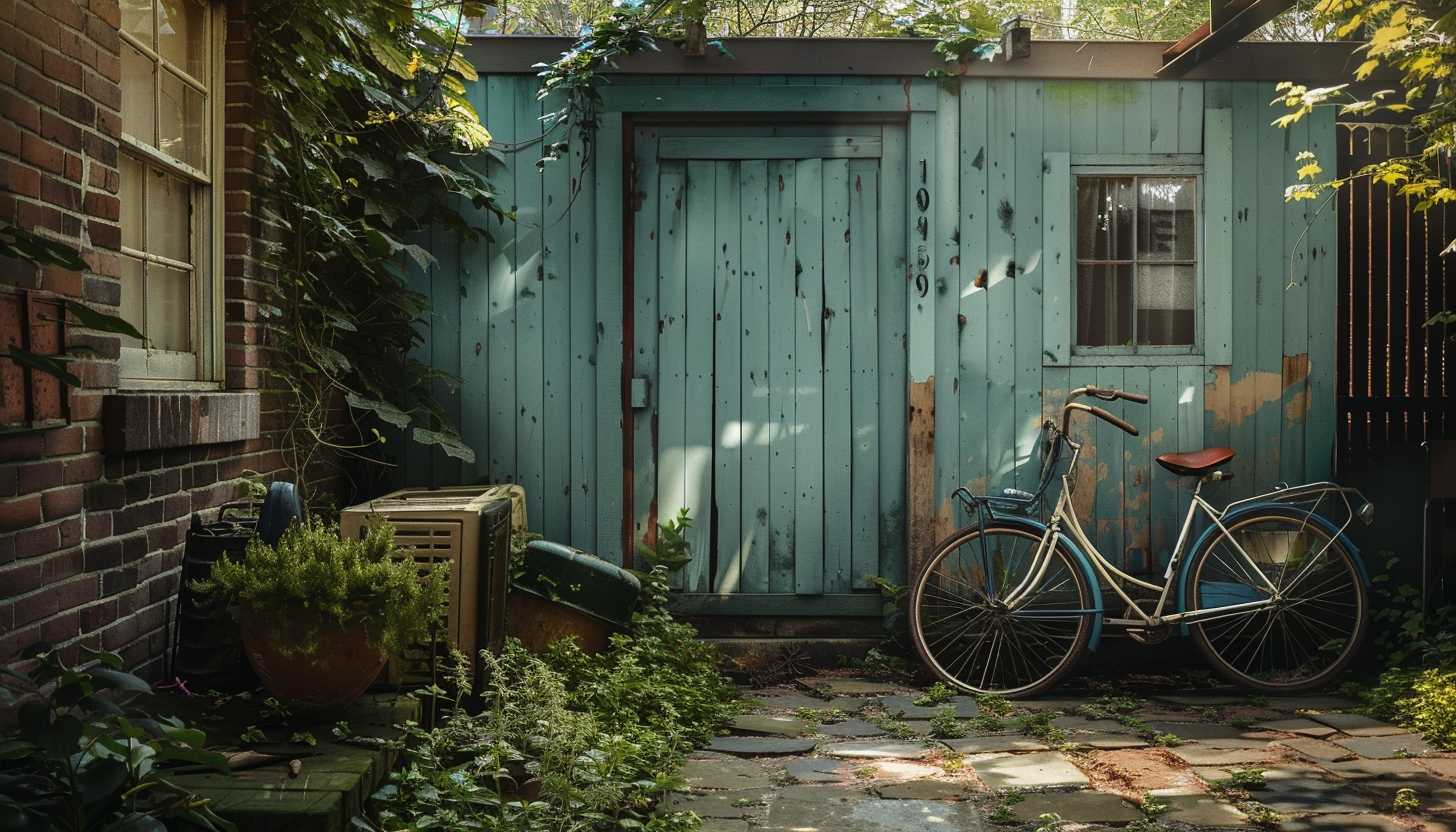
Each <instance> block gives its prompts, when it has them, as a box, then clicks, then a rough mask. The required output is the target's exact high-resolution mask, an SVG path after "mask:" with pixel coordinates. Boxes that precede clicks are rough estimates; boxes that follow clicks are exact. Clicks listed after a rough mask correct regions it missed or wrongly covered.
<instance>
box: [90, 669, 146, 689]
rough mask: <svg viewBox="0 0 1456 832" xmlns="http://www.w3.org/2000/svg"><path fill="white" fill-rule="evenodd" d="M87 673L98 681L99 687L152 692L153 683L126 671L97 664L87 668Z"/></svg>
mask: <svg viewBox="0 0 1456 832" xmlns="http://www.w3.org/2000/svg"><path fill="white" fill-rule="evenodd" d="M86 673H87V674H89V675H90V676H91V678H92V679H94V680H95V681H96V682H97V685H96V686H97V687H98V688H114V689H116V690H126V691H134V692H136V693H151V692H152V686H151V685H149V684H147V683H146V682H144V681H142V680H141V679H139V678H138V677H136V676H133V675H131V674H130V673H126V672H124V671H120V670H115V669H113V668H110V667H104V666H101V665H95V666H92V667H89V668H87V669H86Z"/></svg>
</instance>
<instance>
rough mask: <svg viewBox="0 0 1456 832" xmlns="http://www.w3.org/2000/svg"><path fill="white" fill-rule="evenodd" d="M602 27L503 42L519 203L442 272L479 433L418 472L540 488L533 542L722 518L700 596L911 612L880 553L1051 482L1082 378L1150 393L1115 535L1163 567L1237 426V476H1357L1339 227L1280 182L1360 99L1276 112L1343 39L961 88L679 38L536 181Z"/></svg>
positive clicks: (505, 195)
mask: <svg viewBox="0 0 1456 832" xmlns="http://www.w3.org/2000/svg"><path fill="white" fill-rule="evenodd" d="M568 46H569V41H566V40H563V39H551V38H480V39H476V40H474V41H473V42H472V45H471V47H470V49H469V57H470V58H471V60H472V61H473V62H474V65H475V66H476V67H477V68H478V70H479V72H480V80H479V81H478V82H475V83H473V84H472V85H471V88H470V94H471V98H472V100H473V101H474V103H475V105H476V107H477V108H478V109H479V111H480V113H481V115H482V117H483V119H484V121H485V123H486V125H487V127H488V129H489V130H490V131H491V133H492V134H493V136H494V139H495V144H494V146H493V147H492V149H491V152H490V153H489V154H488V155H482V156H481V157H480V158H479V159H478V160H475V162H474V163H476V164H480V165H483V166H485V169H486V170H487V171H488V173H489V176H490V179H491V182H492V183H493V185H494V186H495V187H496V188H497V189H498V190H499V193H500V196H501V199H500V201H501V203H502V204H505V205H509V206H513V207H514V211H515V217H514V220H513V221H506V222H499V221H497V220H494V219H487V218H486V217H484V216H482V217H480V222H481V223H483V224H485V223H488V224H489V227H490V231H491V234H492V236H493V239H492V240H489V241H487V240H481V241H478V242H474V243H469V244H464V245H461V244H459V243H457V242H456V241H455V240H454V239H453V237H452V236H450V235H448V234H445V233H438V234H435V235H434V237H433V239H432V241H431V243H432V245H431V249H432V251H433V252H434V254H435V256H436V257H437V258H438V259H439V263H438V265H437V266H435V267H433V268H431V269H429V270H428V272H424V273H420V274H417V275H416V284H417V288H419V290H420V291H422V292H424V293H426V294H427V295H429V296H430V299H431V302H432V304H433V306H434V312H433V315H432V318H431V323H430V327H429V329H428V331H427V332H426V333H425V334H426V338H427V342H426V345H425V347H424V351H425V355H424V357H425V358H427V359H428V360H430V361H432V362H433V363H434V364H436V365H437V366H440V367H442V368H445V369H448V370H451V371H454V372H456V373H458V374H459V375H460V376H462V377H463V378H464V379H465V384H464V386H463V388H462V389H461V391H460V392H459V394H458V395H456V396H455V397H454V398H452V399H451V400H450V406H451V407H453V408H454V410H455V412H454V415H455V416H456V418H457V421H458V423H459V425H460V426H461V429H462V432H463V435H464V439H465V441H466V442H467V443H468V444H469V445H471V446H472V447H473V448H474V449H475V452H476V455H477V456H476V460H475V462H474V463H473V464H464V463H461V462H459V461H457V460H452V459H448V458H446V457H444V456H443V455H440V454H438V453H431V452H426V451H423V450H420V449H413V450H411V451H410V452H409V455H408V457H407V458H406V459H404V460H402V469H403V471H402V473H403V478H404V480H405V482H406V483H407V484H411V485H430V484H435V485H445V484H452V483H460V482H472V481H489V482H503V481H511V482H516V483H520V484H521V485H523V486H524V487H525V491H526V494H527V499H528V503H529V515H530V517H531V518H532V521H531V522H532V526H533V529H534V530H535V531H539V532H541V533H543V534H544V535H545V536H546V537H547V538H548V539H551V540H555V541H559V542H563V543H568V544H571V545H573V546H577V547H580V548H583V549H587V550H589V551H593V552H596V553H598V554H599V555H601V556H603V557H605V558H608V559H610V560H616V561H618V562H621V560H622V558H623V557H624V554H626V555H627V556H629V557H630V552H631V551H632V550H631V547H632V545H633V543H634V541H635V540H637V539H640V538H641V537H642V536H643V535H644V534H648V533H650V531H651V530H652V529H653V528H654V525H655V523H656V522H659V521H660V520H663V519H666V518H669V517H672V516H674V515H675V514H676V513H677V511H678V509H679V508H682V507H686V508H689V509H690V510H691V511H692V516H693V518H694V525H693V527H692V532H691V535H690V538H691V540H692V543H693V552H694V553H695V555H696V557H695V559H694V561H693V563H692V564H691V565H690V566H689V567H688V569H687V573H686V575H685V577H684V585H683V590H684V592H683V593H682V594H681V596H680V598H679V599H678V608H679V609H680V610H681V611H683V612H687V613H691V614H695V615H701V616H715V615H721V616H727V617H732V618H734V619H736V620H739V621H760V622H762V621H783V620H791V619H800V620H808V619H824V618H834V619H840V618H846V617H851V618H852V617H861V618H865V619H874V618H877V617H878V616H879V612H880V598H879V594H878V592H877V590H876V589H875V587H874V585H873V583H872V582H870V581H869V580H868V579H867V576H883V577H885V578H887V579H889V580H891V581H894V582H897V583H904V582H905V580H906V577H907V575H908V574H910V573H911V572H912V571H913V570H914V568H915V566H916V564H917V563H918V561H919V560H920V559H921V558H922V557H923V556H924V554H925V553H926V552H927V551H928V549H929V548H930V547H931V546H932V545H933V543H934V541H935V540H936V539H937V538H938V537H939V536H940V535H942V534H944V533H946V532H948V531H949V530H951V529H952V528H953V527H954V526H955V525H957V524H959V523H962V522H964V520H965V518H964V517H963V516H957V512H958V509H957V508H956V507H955V506H953V505H952V503H951V493H952V491H954V489H955V488H956V487H957V486H961V485H968V486H969V487H970V488H971V489H972V490H974V491H977V492H985V491H989V490H998V489H1001V488H1004V487H1014V486H1021V487H1025V486H1027V484H1028V483H1029V481H1030V479H1029V478H1031V477H1034V472H1033V471H1032V468H1033V467H1034V465H1028V464H1027V463H1028V460H1029V459H1030V458H1032V457H1033V456H1034V453H1035V448H1034V445H1035V438H1036V436H1037V432H1038V428H1039V426H1040V424H1041V422H1042V421H1043V420H1044V419H1045V418H1046V417H1047V416H1048V415H1049V414H1052V413H1055V412H1057V409H1058V408H1059V406H1060V404H1061V402H1062V400H1063V398H1064V397H1065V395H1066V393H1067V391H1068V390H1070V389H1071V388H1074V387H1077V386H1080V385H1084V384H1098V385H1103V386H1109V387H1120V388H1124V389H1127V390H1133V391H1137V392H1142V393H1146V394H1148V395H1149V396H1151V398H1152V401H1151V403H1150V404H1149V405H1147V406H1136V405H1124V406H1123V407H1122V410H1121V415H1122V416H1123V417H1124V418H1125V419H1127V420H1128V421H1130V422H1132V423H1133V424H1135V425H1137V426H1139V427H1140V428H1141V429H1142V432H1141V435H1140V436H1138V437H1136V438H1134V437H1128V436H1125V435H1124V434H1122V433H1120V432H1118V431H1116V430H1115V429H1110V428H1106V427H1101V428H1093V426H1091V425H1087V426H1084V428H1083V429H1084V430H1094V429H1095V430H1096V434H1095V437H1094V441H1095V446H1096V450H1095V455H1093V454H1090V453H1089V454H1088V455H1087V457H1086V462H1087V465H1086V470H1084V471H1083V472H1081V475H1080V476H1081V477H1082V479H1081V480H1080V481H1079V482H1080V485H1079V490H1078V496H1079V499H1080V500H1081V502H1082V503H1083V506H1082V507H1083V509H1084V511H1085V513H1086V515H1088V516H1091V517H1095V518H1096V519H1095V523H1092V524H1089V526H1088V528H1089V529H1092V528H1095V530H1096V536H1097V542H1098V545H1099V547H1101V548H1102V549H1103V551H1105V552H1110V553H1121V556H1122V557H1123V559H1124V561H1125V565H1126V566H1127V567H1128V568H1130V569H1133V570H1153V569H1156V568H1157V564H1158V559H1159V552H1160V551H1165V550H1166V547H1168V546H1170V545H1171V544H1172V542H1173V540H1174V537H1175V536H1176V533H1177V528H1176V522H1177V518H1178V517H1180V516H1181V515H1180V512H1181V510H1182V509H1181V507H1180V503H1181V501H1182V500H1183V499H1184V497H1183V495H1182V492H1181V491H1180V489H1179V488H1178V484H1177V482H1176V481H1175V479H1174V478H1173V477H1172V476H1171V475H1169V474H1168V473H1167V472H1165V471H1163V470H1161V469H1160V468H1158V467H1156V466H1154V465H1153V464H1152V463H1153V459H1154V458H1155V457H1156V456H1157V455H1159V454H1161V453H1164V452H1168V451H1179V450H1181V451H1188V450H1197V449H1199V448H1201V447H1204V446H1206V445H1227V446H1230V447H1233V448H1235V449H1237V450H1238V451H1239V457H1238V459H1237V460H1236V461H1235V463H1234V464H1233V470H1234V471H1235V472H1236V474H1237V478H1236V480H1235V481H1234V482H1233V483H1232V484H1230V485H1228V486H1224V488H1225V489H1226V491H1227V496H1229V497H1231V498H1232V497H1237V496H1243V495H1246V494H1250V493H1253V492H1254V491H1255V489H1267V488H1270V487H1272V486H1274V485H1275V484H1276V483H1277V482H1280V481H1288V482H1296V481H1302V480H1307V479H1312V478H1322V477H1327V476H1328V475H1329V473H1330V465H1331V452H1332V447H1333V441H1334V391H1333V385H1334V372H1335V367H1334V355H1335V339H1336V331H1335V330H1336V319H1337V318H1336V314H1337V311H1336V310H1337V306H1336V293H1335V285H1334V284H1335V262H1334V259H1335V257H1334V254H1335V232H1336V225H1335V223H1336V218H1335V216H1334V213H1333V210H1331V209H1326V210H1324V211H1321V210H1319V209H1320V207H1321V206H1320V205H1319V204H1317V203H1315V202H1311V201H1308V200H1306V201H1301V202H1289V203H1286V202H1285V199H1284V193H1285V188H1286V186H1288V185H1289V184H1291V183H1293V182H1295V181H1296V170H1297V169H1298V168H1299V167H1300V166H1301V165H1302V164H1303V162H1301V161H1299V160H1298V157H1299V154H1300V153H1302V152H1305V151H1310V152H1313V153H1315V154H1319V155H1320V156H1321V157H1322V158H1326V157H1327V158H1330V159H1333V154H1334V136H1335V130H1334V121H1333V116H1329V115H1316V116H1314V117H1311V118H1307V119H1305V120H1304V121H1302V122H1300V123H1299V124H1297V125H1296V126H1295V127H1293V128H1291V129H1287V130H1285V129H1280V128H1277V127H1275V126H1272V124H1271V122H1273V120H1274V119H1275V118H1276V117H1278V116H1279V115H1281V114H1282V113H1283V109H1282V108H1281V107H1271V106H1270V104H1271V101H1273V100H1274V99H1275V97H1276V91H1275V83H1276V82H1277V81H1279V80H1285V79H1288V80H1298V81H1321V80H1327V79H1332V78H1337V77H1339V76H1340V73H1342V72H1343V71H1345V65H1344V63H1343V61H1344V59H1345V58H1346V57H1347V56H1348V54H1349V53H1348V49H1347V48H1344V47H1330V46H1325V47H1320V46H1318V45H1301V46H1294V45H1275V44H1238V45H1236V46H1234V47H1233V48H1231V49H1229V50H1227V51H1225V52H1224V53H1223V54H1222V55H1221V56H1220V58H1219V59H1218V60H1216V61H1212V62H1208V63H1204V64H1202V65H1201V66H1199V67H1197V68H1196V69H1194V70H1193V71H1191V72H1189V73H1188V74H1187V75H1186V76H1185V77H1183V78H1181V79H1178V80H1160V79H1158V78H1157V77H1156V73H1157V70H1158V68H1159V67H1160V66H1161V53H1162V50H1163V48H1164V46H1165V45H1163V44H1142V43H1091V42H1088V43H1081V42H1040V41H1039V42H1036V43H1035V44H1033V47H1032V54H1031V56H1030V57H1029V58H1024V59H1018V60H1013V61H1006V60H1001V59H998V60H997V61H994V62H978V63H976V64H974V65H971V66H969V67H967V68H966V71H965V73H964V74H963V75H962V76H961V77H959V78H958V79H957V80H956V81H955V82H954V83H952V84H949V85H945V84H938V83H937V82H936V81H934V80H932V79H930V78H927V77H925V72H926V70H927V69H929V68H931V67H933V66H935V65H936V63H937V60H938V59H936V58H935V57H934V56H932V55H931V53H930V49H929V44H928V43H925V42H915V41H833V40H814V41H797V40H795V41H787V40H773V39H763V40H758V39H755V40H744V41H735V42H731V43H729V44H727V46H728V49H729V51H730V52H731V53H732V55H733V56H734V57H733V58H729V57H726V56H721V55H716V54H710V55H708V56H706V57H699V58H689V57H685V56H683V55H682V54H680V53H679V52H678V51H677V50H676V49H675V48H674V47H672V46H671V45H667V46H666V48H665V50H664V51H663V52H662V53H661V54H655V55H648V56H643V57H640V58H633V59H631V60H630V61H628V62H624V64H623V67H622V70H621V71H620V72H617V73H614V74H613V75H612V77H611V83H609V84H607V85H606V87H605V89H604V91H603V92H604V99H605V103H604V105H603V106H602V108H601V111H600V113H599V116H600V120H601V124H600V128H599V129H598V130H597V132H596V134H595V138H594V140H593V141H592V142H591V143H590V144H583V143H581V142H579V141H576V142H574V143H573V144H572V147H571V153H570V156H569V157H568V158H563V159H561V160H559V161H556V162H552V163H550V164H547V165H545V166H544V168H538V166H537V159H538V158H539V157H540V155H541V150H542V142H543V137H542V136H541V124H542V123H541V121H540V119H541V116H542V115H543V114H544V113H546V112H549V111H551V110H553V109H555V106H556V105H555V102H552V101H546V102H541V101H538V100H537V98H536V91H537V89H538V81H537V79H536V77H535V76H534V70H533V69H532V67H533V65H534V64H536V63H538V62H542V61H549V60H551V59H552V58H554V57H555V55H557V54H558V53H559V52H560V51H562V50H563V49H565V48H567V47H568ZM550 138H555V137H554V136H552V137H548V139H550ZM762 626H768V625H762ZM748 629H749V631H753V632H766V630H753V629H752V627H750V628H748Z"/></svg>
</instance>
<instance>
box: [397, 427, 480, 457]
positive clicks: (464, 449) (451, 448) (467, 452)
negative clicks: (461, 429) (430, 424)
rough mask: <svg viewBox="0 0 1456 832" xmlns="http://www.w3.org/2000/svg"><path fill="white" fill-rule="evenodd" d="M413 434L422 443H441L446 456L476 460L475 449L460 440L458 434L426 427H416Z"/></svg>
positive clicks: (441, 448)
mask: <svg viewBox="0 0 1456 832" xmlns="http://www.w3.org/2000/svg"><path fill="white" fill-rule="evenodd" d="M412 436H413V437H414V440H415V441H416V442H419V443H420V444H422V445H439V446H440V450H442V451H444V452H445V455H446V456H450V457H454V458H455V459H459V460H463V461H465V462H474V461H475V451H474V450H472V449H471V448H470V446H468V445H466V444H465V443H464V442H462V441H460V438H459V437H458V436H454V435H452V434H448V433H442V432H440V431H433V430H425V429H424V428H415V429H414V433H413V434H412Z"/></svg>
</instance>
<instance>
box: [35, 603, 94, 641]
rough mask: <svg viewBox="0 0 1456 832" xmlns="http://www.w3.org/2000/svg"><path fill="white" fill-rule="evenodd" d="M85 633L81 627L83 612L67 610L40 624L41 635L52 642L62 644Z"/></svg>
mask: <svg viewBox="0 0 1456 832" xmlns="http://www.w3.org/2000/svg"><path fill="white" fill-rule="evenodd" d="M82 635H85V633H84V632H83V631H82V629H81V613H80V612H79V611H77V610H67V611H65V612H62V613H61V614H60V615H57V616H56V617H55V618H51V619H48V620H46V621H45V622H43V623H42V624H41V625H40V637H41V638H42V639H44V640H46V641H48V642H50V643H51V644H60V643H63V642H66V641H70V640H71V639H73V638H79V637H80V636H82Z"/></svg>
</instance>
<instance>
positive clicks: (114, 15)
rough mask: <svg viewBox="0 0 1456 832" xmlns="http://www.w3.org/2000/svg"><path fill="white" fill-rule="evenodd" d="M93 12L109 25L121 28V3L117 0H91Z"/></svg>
mask: <svg viewBox="0 0 1456 832" xmlns="http://www.w3.org/2000/svg"><path fill="white" fill-rule="evenodd" d="M90 6H91V13H92V14H94V15H96V16H97V17H100V18H101V19H102V20H103V21H104V22H105V23H106V25H107V26H110V27H111V28H113V29H120V28H121V4H120V3H118V2H117V0H91V4H90Z"/></svg>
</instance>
